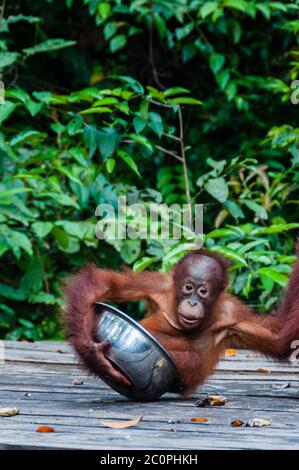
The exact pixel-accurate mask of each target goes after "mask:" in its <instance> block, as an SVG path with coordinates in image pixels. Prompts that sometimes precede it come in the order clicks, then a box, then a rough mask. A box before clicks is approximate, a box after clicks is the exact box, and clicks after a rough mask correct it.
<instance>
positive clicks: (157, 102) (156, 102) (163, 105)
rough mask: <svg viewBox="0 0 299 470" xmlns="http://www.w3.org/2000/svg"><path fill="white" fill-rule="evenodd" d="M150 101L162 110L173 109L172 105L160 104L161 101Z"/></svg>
mask: <svg viewBox="0 0 299 470" xmlns="http://www.w3.org/2000/svg"><path fill="white" fill-rule="evenodd" d="M148 101H149V102H150V103H152V104H156V105H157V106H161V107H162V108H168V109H171V108H173V105H172V104H165V103H160V101H156V100H148Z"/></svg>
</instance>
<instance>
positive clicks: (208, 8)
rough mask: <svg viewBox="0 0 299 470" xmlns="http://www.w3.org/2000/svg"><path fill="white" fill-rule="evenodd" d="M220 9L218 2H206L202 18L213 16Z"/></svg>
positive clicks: (201, 11)
mask: <svg viewBox="0 0 299 470" xmlns="http://www.w3.org/2000/svg"><path fill="white" fill-rule="evenodd" d="M217 9H218V3H217V2H204V4H203V6H202V7H201V9H200V16H201V17H202V18H203V19H205V18H206V17H207V16H209V15H211V14H212V13H214V12H215V11H216V10H217Z"/></svg>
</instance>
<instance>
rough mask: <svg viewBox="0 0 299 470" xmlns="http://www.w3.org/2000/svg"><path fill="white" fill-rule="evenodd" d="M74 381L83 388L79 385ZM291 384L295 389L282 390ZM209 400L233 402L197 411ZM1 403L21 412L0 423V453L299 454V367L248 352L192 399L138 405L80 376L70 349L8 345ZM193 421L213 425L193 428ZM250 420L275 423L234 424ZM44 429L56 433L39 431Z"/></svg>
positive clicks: (0, 376)
mask: <svg viewBox="0 0 299 470" xmlns="http://www.w3.org/2000/svg"><path fill="white" fill-rule="evenodd" d="M258 369H268V371H270V373H265V371H264V373H262V372H261V371H260V372H257V370H258ZM74 379H82V380H83V382H84V383H83V384H81V385H75V384H74V383H73V382H74ZM287 383H290V386H289V387H288V388H284V387H285V386H286V384H287ZM273 384H276V385H277V384H278V385H280V386H282V387H281V388H277V386H274V387H273ZM211 394H212V395H215V394H220V395H224V396H226V397H227V399H228V403H227V404H226V405H225V406H222V407H213V408H198V407H196V406H195V405H194V402H195V401H196V399H199V398H204V397H205V396H206V395H211ZM0 397H1V399H0V406H1V407H4V406H7V407H17V408H18V409H19V410H20V414H19V415H17V416H13V417H9V418H4V417H0V449H10V448H19V449H23V448H25V449H45V448H53V449H57V448H62V449H106V450H107V449H109V450H110V449H126V450H131V449H299V420H298V417H299V367H298V366H297V367H292V366H286V365H281V364H275V363H273V362H269V361H267V360H266V359H264V358H263V357H260V356H257V355H256V354H254V353H252V352H247V351H238V353H237V355H236V356H234V357H228V358H226V359H225V360H223V361H222V362H221V364H220V366H219V368H218V370H217V372H216V374H215V375H214V376H213V377H212V378H211V379H210V381H209V382H208V383H207V384H206V385H205V386H204V387H203V388H201V389H200V390H198V392H197V393H196V394H194V396H193V397H192V398H190V399H188V400H182V399H180V398H179V397H176V396H173V395H169V396H164V397H163V398H161V399H160V400H158V401H156V402H152V403H135V402H130V401H128V400H126V399H124V398H123V397H121V396H120V395H118V394H117V393H115V392H114V391H112V390H110V389H109V388H108V387H107V386H106V385H104V384H103V383H102V382H100V381H97V380H96V379H93V378H91V377H88V376H86V374H82V372H81V371H80V370H79V369H78V367H77V366H76V364H75V361H74V358H73V354H72V352H71V351H70V349H69V348H68V346H67V345H66V344H65V343H56V342H53V343H50V342H43V343H35V344H29V343H15V342H6V343H5V363H4V364H2V365H0ZM141 415H143V420H142V421H141V422H140V423H139V424H138V425H137V426H135V427H132V428H129V429H111V428H107V427H105V426H103V425H102V424H101V421H102V420H109V421H119V420H129V419H134V418H137V417H139V416H141ZM194 417H204V418H208V420H209V421H208V423H205V424H200V423H196V424H195V423H192V422H191V418H194ZM251 418H263V419H267V420H272V425H271V426H268V427H262V428H261V427H260V428H257V427H255V428H250V427H232V426H231V424H230V423H231V422H232V421H233V420H242V421H244V422H246V421H248V420H249V419H251ZM42 425H47V426H51V427H53V428H54V429H55V432H53V433H44V434H41V433H37V432H36V429H37V428H38V427H39V426H42Z"/></svg>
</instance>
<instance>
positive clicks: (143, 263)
mask: <svg viewBox="0 0 299 470" xmlns="http://www.w3.org/2000/svg"><path fill="white" fill-rule="evenodd" d="M158 259H159V258H158V257H157V256H153V257H151V258H150V257H149V256H144V257H143V258H140V259H139V260H138V261H136V262H135V263H134V265H133V271H134V272H136V273H139V272H140V271H143V270H144V269H147V268H149V267H150V266H151V265H152V264H154V263H155V262H156V261H158Z"/></svg>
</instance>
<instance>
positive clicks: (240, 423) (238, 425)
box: [230, 419, 245, 428]
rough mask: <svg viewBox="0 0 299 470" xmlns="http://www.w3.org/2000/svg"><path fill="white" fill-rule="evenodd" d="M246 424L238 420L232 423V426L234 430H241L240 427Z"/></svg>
mask: <svg viewBox="0 0 299 470" xmlns="http://www.w3.org/2000/svg"><path fill="white" fill-rule="evenodd" d="M244 424H245V423H244V421H241V420H240V419H236V420H235V421H232V422H231V423H230V425H231V426H233V427H234V428H239V427H240V426H243V425H244Z"/></svg>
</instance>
